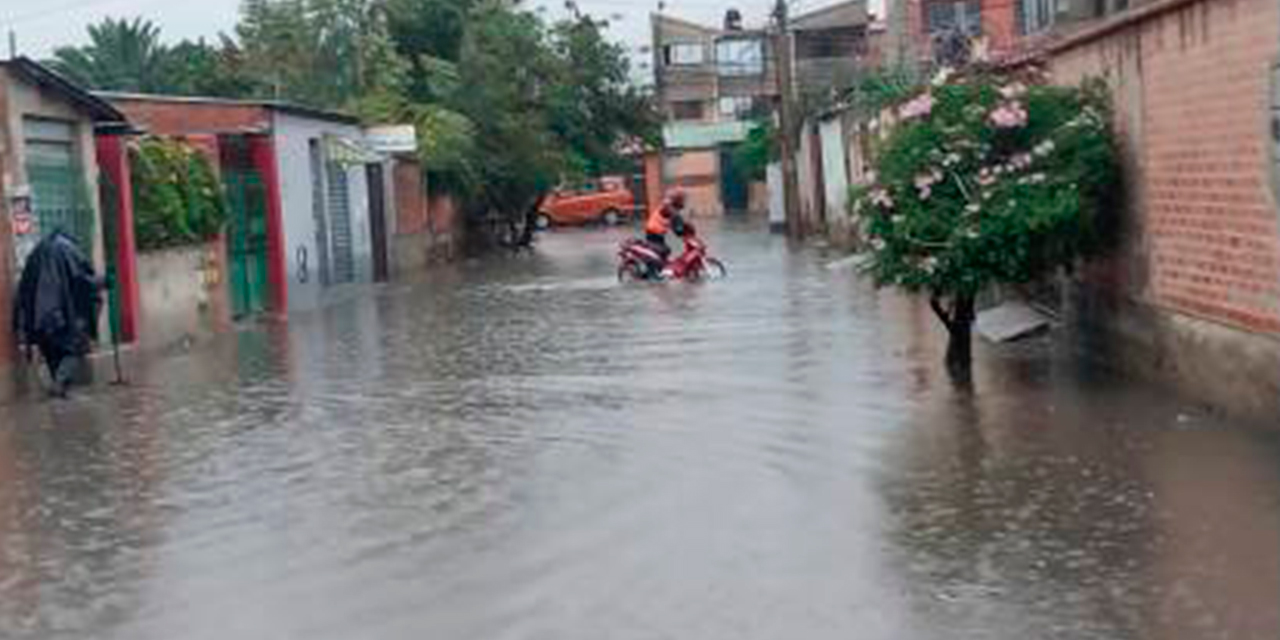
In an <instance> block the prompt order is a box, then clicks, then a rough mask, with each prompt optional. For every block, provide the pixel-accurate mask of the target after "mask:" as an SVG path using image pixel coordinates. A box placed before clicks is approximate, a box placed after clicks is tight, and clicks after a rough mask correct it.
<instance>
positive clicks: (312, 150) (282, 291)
mask: <svg viewBox="0 0 1280 640" xmlns="http://www.w3.org/2000/svg"><path fill="white" fill-rule="evenodd" d="M102 95H103V96H104V97H106V98H107V99H109V100H110V101H111V102H112V103H113V104H114V105H116V107H117V108H119V109H120V110H121V111H122V112H124V113H125V114H126V115H127V116H128V117H129V119H130V121H131V122H132V123H134V125H135V126H137V127H139V128H140V129H143V130H145V131H147V132H148V133H150V134H153V135H163V136H173V137H179V138H183V139H186V140H187V141H189V142H191V143H193V144H195V145H197V146H199V147H200V148H202V149H204V150H205V151H206V153H208V154H209V155H210V157H211V158H216V163H215V164H216V166H217V167H218V170H219V173H220V175H221V179H222V182H223V185H224V188H225V189H226V193H227V198H228V204H229V205H230V217H231V220H230V224H229V229H228V234H227V239H226V241H227V262H228V264H227V280H228V283H227V284H228V286H229V287H230V289H231V299H232V304H231V306H232V310H233V314H234V315H236V316H244V315H250V314H253V313H258V312H264V311H270V312H273V313H278V314H284V313H288V312H292V311H300V310H308V309H313V308H316V307H317V306H319V305H320V304H322V303H323V300H324V298H325V294H326V293H327V292H329V291H330V290H332V289H334V288H335V287H339V286H341V285H344V284H349V283H355V282H371V281H373V280H375V276H378V275H382V274H379V271H380V270H381V269H380V268H379V267H380V265H379V264H378V263H377V262H376V261H375V256H377V255H379V254H381V255H383V256H385V255H386V254H385V252H386V245H387V244H388V243H389V239H388V237H387V235H388V232H387V229H388V228H389V226H388V225H389V224H390V223H391V221H392V220H393V219H394V212H392V211H390V210H389V207H390V206H393V202H394V199H393V198H390V197H388V194H389V186H388V185H390V183H391V177H390V176H389V175H388V172H387V171H386V169H385V165H384V161H385V159H384V158H382V157H380V156H378V155H376V154H373V153H372V152H370V151H368V150H367V149H366V148H365V146H364V145H363V143H362V138H363V130H362V129H361V127H360V125H359V122H358V121H357V120H356V119H355V118H353V117H350V116H347V115H344V114H338V113H331V112H326V111H321V110H316V109H310V108H304V107H299V106H297V105H291V104H285V103H279V102H254V101H237V100H221V99H210V98H186V97H172V96H149V95H130V94H102ZM371 177H372V180H371V179H370V178H371ZM371 204H373V205H376V207H374V206H371ZM375 236H376V237H375ZM375 242H376V243H377V244H379V245H380V250H379V251H375ZM382 271H385V270H382Z"/></svg>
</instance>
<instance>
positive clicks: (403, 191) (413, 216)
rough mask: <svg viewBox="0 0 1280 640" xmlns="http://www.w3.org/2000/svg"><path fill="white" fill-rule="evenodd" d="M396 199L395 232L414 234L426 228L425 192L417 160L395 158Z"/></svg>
mask: <svg viewBox="0 0 1280 640" xmlns="http://www.w3.org/2000/svg"><path fill="white" fill-rule="evenodd" d="M393 180H394V191H395V199H396V234H398V235H405V234H414V233H420V232H422V231H425V230H426V229H427V224H428V222H429V218H428V213H427V194H426V189H425V188H424V186H423V184H422V167H421V165H419V164H418V163H417V162H413V161H408V160H397V161H396V163H395V170H394V175H393Z"/></svg>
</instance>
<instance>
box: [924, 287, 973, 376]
mask: <svg viewBox="0 0 1280 640" xmlns="http://www.w3.org/2000/svg"><path fill="white" fill-rule="evenodd" d="M929 306H930V307H932V308H933V312H934V313H935V314H936V315H937V316H938V319H939V320H941V321H942V324H943V326H945V327H946V328H947V360H946V362H947V369H948V370H950V371H951V372H952V373H957V372H967V371H968V370H969V367H970V366H971V365H972V364H973V321H974V319H975V318H976V317H977V314H976V313H975V311H974V306H975V301H974V296H972V295H958V296H955V297H954V298H952V300H951V306H950V308H947V307H946V305H944V304H943V303H942V298H941V297H940V296H939V295H937V294H934V295H933V296H932V297H930V298H929Z"/></svg>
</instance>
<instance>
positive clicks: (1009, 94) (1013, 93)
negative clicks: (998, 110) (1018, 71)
mask: <svg viewBox="0 0 1280 640" xmlns="http://www.w3.org/2000/svg"><path fill="white" fill-rule="evenodd" d="M1026 92H1027V85H1024V84H1022V83H1021V82H1014V83H1013V84H1009V85H1005V86H1003V87H1000V95H1001V96H1003V97H1004V99H1005V100H1013V99H1014V98H1019V97H1021V96H1022V94H1024V93H1026Z"/></svg>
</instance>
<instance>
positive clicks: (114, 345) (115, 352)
mask: <svg viewBox="0 0 1280 640" xmlns="http://www.w3.org/2000/svg"><path fill="white" fill-rule="evenodd" d="M109 286H110V287H111V289H112V291H113V292H114V293H115V294H116V300H119V299H120V290H119V289H118V288H117V284H116V279H115V278H111V279H110V281H109ZM108 324H110V325H111V361H112V363H113V364H114V365H115V369H116V379H115V380H113V381H112V382H111V384H112V386H124V385H125V384H128V381H127V380H125V379H124V371H123V370H122V369H121V368H120V335H119V327H118V326H117V325H119V324H120V323H119V322H118V321H117V322H110V323H108Z"/></svg>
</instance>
